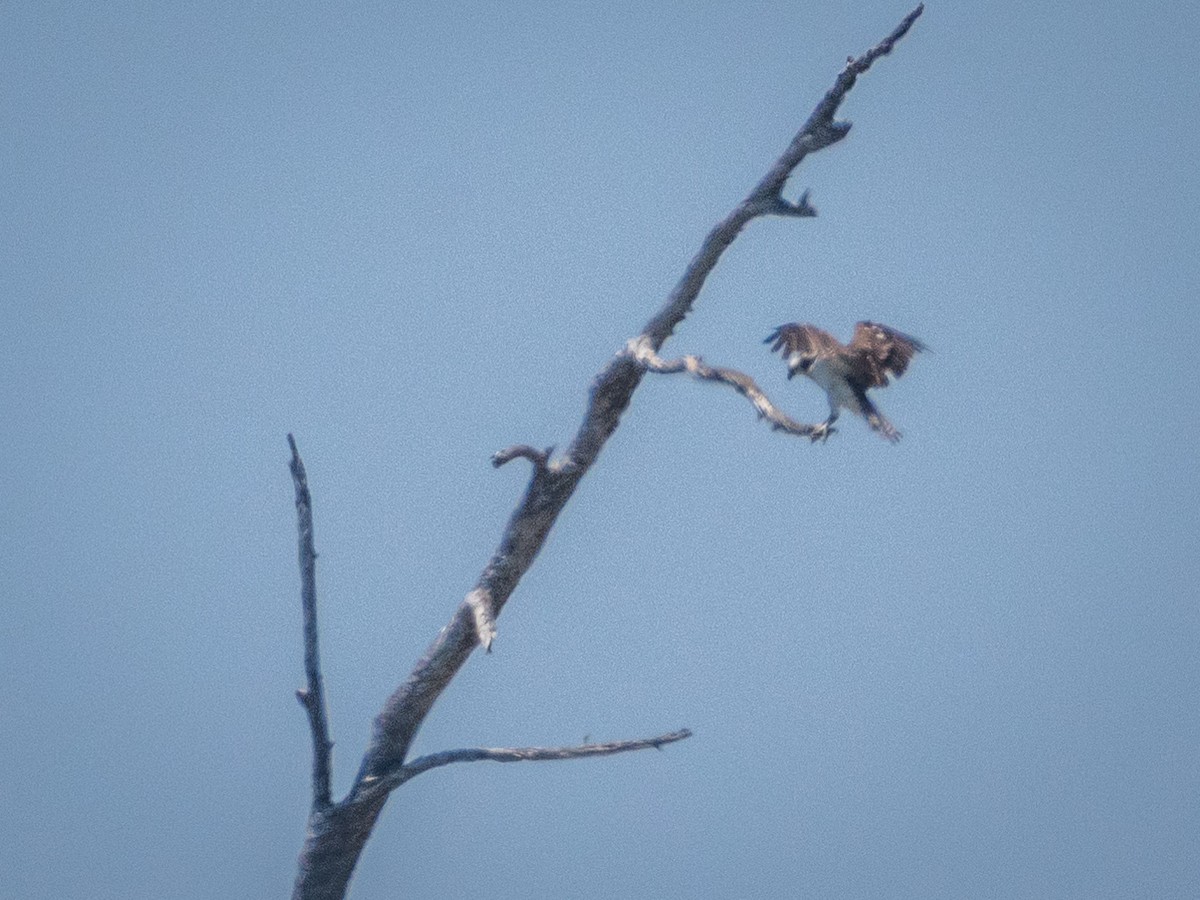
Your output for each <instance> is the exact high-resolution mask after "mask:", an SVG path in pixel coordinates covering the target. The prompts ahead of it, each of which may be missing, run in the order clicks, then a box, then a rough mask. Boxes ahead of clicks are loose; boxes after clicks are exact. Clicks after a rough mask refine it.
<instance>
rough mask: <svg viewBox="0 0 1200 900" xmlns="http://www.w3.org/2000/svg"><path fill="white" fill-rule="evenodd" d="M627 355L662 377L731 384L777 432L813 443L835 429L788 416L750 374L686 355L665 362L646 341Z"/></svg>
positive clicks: (630, 346) (630, 348) (631, 346)
mask: <svg viewBox="0 0 1200 900" xmlns="http://www.w3.org/2000/svg"><path fill="white" fill-rule="evenodd" d="M626 352H627V353H628V354H629V355H630V356H631V357H632V358H633V359H635V360H637V361H638V362H639V363H640V364H641V365H642V366H643V367H644V368H645V369H646V371H648V372H657V373H658V374H660V375H673V374H676V373H679V372H687V373H688V374H689V375H691V376H693V377H694V378H699V379H701V380H702V381H716V382H718V383H719V384H727V385H729V386H730V387H731V388H733V389H734V390H735V391H737V392H738V393H739V394H741V395H742V396H743V397H745V398H746V399H747V400H749V401H750V403H751V405H752V406H753V407H754V410H755V412H757V413H758V417H759V418H760V419H766V420H767V421H768V422H770V423H771V428H772V429H774V430H775V431H783V432H786V433H787V434H794V435H797V436H798V437H806V438H808V439H809V440H812V441H814V442H815V441H821V440H824V439H825V438H827V437H828V436H829V432H830V431H831V429H830V428H829V426H828V425H826V424H825V423H824V422H822V423H820V424H818V425H809V424H806V423H804V422H797V421H796V420H795V419H793V418H791V417H790V416H788V415H787V414H786V413H784V412H783V411H782V410H780V409H779V408H778V407H777V406H775V404H774V403H772V402H771V400H770V398H769V397H767V395H766V394H765V393H763V390H762V388H760V387H759V386H758V385H757V384H756V383H755V381H754V379H753V378H751V377H750V376H749V375H746V374H745V373H743V372H739V371H738V370H737V369H722V368H719V367H717V366H710V365H708V364H707V363H706V362H704V360H702V359H701V358H700V357H698V356H685V357H683V358H681V359H663V358H662V357H660V356H659V355H658V354H657V353H655V352H654V351H653V350H651V349H650V346H649V345H648V344H647V343H646V342H645V341H644V340H633V341H630V342H629V344H628V346H627V347H626Z"/></svg>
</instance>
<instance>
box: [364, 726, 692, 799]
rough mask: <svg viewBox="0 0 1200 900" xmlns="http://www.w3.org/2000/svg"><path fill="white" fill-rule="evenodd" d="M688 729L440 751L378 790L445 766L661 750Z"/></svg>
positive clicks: (403, 769) (412, 764)
mask: <svg viewBox="0 0 1200 900" xmlns="http://www.w3.org/2000/svg"><path fill="white" fill-rule="evenodd" d="M691 736H692V732H691V730H690V729H687V728H682V729H680V730H679V731H672V732H670V733H669V734H660V735H658V736H657V737H651V738H641V739H640V740H636V741H613V742H611V743H608V744H580V745H578V746H575V747H503V748H494V747H471V748H467V749H463V750H443V751H442V752H440V753H430V754H429V755H427V756H421V757H418V758H417V759H414V760H413V761H412V762H410V763H408V764H407V765H404V766H401V767H400V769H399V770H398V771H397V772H396V773H395V774H394V775H392V776H390V777H388V778H385V779H384V784H383V785H381V787H386V789H387V790H394V789H395V788H397V787H399V786H400V785H401V784H403V783H404V782H406V781H408V780H409V779H410V778H415V777H416V776H418V775H420V774H421V773H422V772H428V771H429V770H430V769H436V768H438V767H439V766H448V765H450V764H451V763H459V762H480V761H483V760H490V761H491V762H536V761H545V760H554V759H583V758H584V757H586V756H611V755H612V754H614V753H628V752H629V751H631V750H649V749H650V748H652V747H653V748H654V749H655V750H661V749H662V748H663V747H664V746H665V745H667V744H673V743H675V742H676V741H682V740H684V739H685V738H690V737H691Z"/></svg>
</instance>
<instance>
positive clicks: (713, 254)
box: [293, 6, 922, 898]
mask: <svg viewBox="0 0 1200 900" xmlns="http://www.w3.org/2000/svg"><path fill="white" fill-rule="evenodd" d="M921 12H922V7H920V6H918V7H917V8H916V9H915V10H913V11H912V12H911V13H909V15H908V16H906V17H905V19H904V20H903V21H902V22H901V23H900V25H899V26H897V28H896V29H895V30H894V31H893V32H892V33H891V34H889V35H888V36H887V37H886V38H885V39H884V40H883V41H882V42H880V43H879V44H878V45H876V46H875V47H874V48H872V49H871V50H869V51H867V53H865V54H864V55H863V56H861V57H859V58H858V59H852V60H851V61H850V62H849V63H848V64H847V66H846V68H845V69H844V70H843V71H842V73H841V74H840V75H839V76H838V78H837V81H836V82H835V84H834V86H833V88H832V89H830V91H829V92H828V93H826V95H825V96H824V98H823V99H822V100H821V102H820V103H819V104H818V105H817V107H816V108H815V109H814V110H813V112H812V114H811V115H810V116H809V118H808V121H806V122H805V124H804V127H803V128H802V129H801V130H800V131H799V132H798V133H797V134H796V136H795V137H794V138H793V139H792V141H791V143H790V144H789V145H788V147H787V149H786V150H785V151H784V152H783V154H782V155H781V156H780V157H779V159H777V160H776V161H775V163H774V164H773V165H772V166H771V168H770V170H769V171H768V172H767V174H766V175H765V176H764V177H763V178H762V180H761V181H760V182H759V183H758V184H757V185H756V186H755V187H754V189H753V190H752V191H751V192H750V193H749V195H747V197H746V198H745V199H744V200H743V201H742V202H741V203H740V204H738V206H737V207H736V208H734V210H733V211H732V212H731V213H730V214H729V215H728V216H726V217H725V218H724V219H723V220H722V221H721V222H719V223H718V224H717V225H716V226H715V227H714V228H713V229H712V231H711V232H709V234H708V236H707V237H706V238H705V239H704V241H703V243H702V244H701V246H700V249H699V251H698V252H697V253H696V255H695V257H693V259H692V260H691V262H690V263H689V264H688V266H687V268H686V269H685V270H684V272H683V275H682V276H681V277H680V279H679V282H678V283H677V284H676V286H675V288H674V290H672V292H671V294H670V295H669V297H668V298H667V300H666V302H665V303H664V304H663V306H662V308H661V309H660V310H659V311H658V312H657V313H656V314H655V315H654V316H653V317H652V318H651V319H650V320H649V322H647V323H646V326H645V328H644V329H643V330H642V333H641V334H640V335H639V336H638V337H636V338H635V339H634V340H635V341H637V342H638V343H639V344H641V345H643V346H645V347H646V348H648V349H649V351H651V352H652V353H655V354H656V353H657V352H658V351H659V350H660V349H661V348H662V345H663V344H664V343H665V342H666V340H667V339H668V338H669V337H670V336H671V334H672V333H673V332H674V330H675V329H676V328H677V327H678V326H679V324H680V323H681V322H682V321H683V320H684V318H685V317H686V316H687V315H688V313H689V312H690V311H691V309H692V306H693V305H694V303H695V300H696V298H697V296H698V295H699V293H700V290H701V288H702V287H703V286H704V282H705V280H706V279H707V278H708V275H709V274H710V273H711V272H712V270H713V268H714V267H715V266H716V265H717V262H718V261H719V260H720V258H721V254H722V253H723V252H724V251H725V249H726V248H727V247H728V246H729V245H730V244H731V243H733V241H734V240H735V239H736V238H737V236H738V234H739V233H740V232H741V230H742V229H743V228H744V227H745V226H746V225H747V224H748V223H749V222H750V221H752V220H753V219H755V218H758V217H760V216H768V215H788V216H801V217H807V216H812V215H815V214H816V211H815V210H814V209H813V208H812V206H811V205H810V204H809V202H808V195H807V193H806V194H804V195H803V196H802V197H801V198H800V200H799V201H798V202H796V203H789V202H788V201H786V200H785V199H784V198H783V188H784V186H785V184H786V182H787V180H788V178H789V177H790V176H791V174H792V172H793V171H794V170H795V168H796V167H797V166H798V165H799V164H800V163H801V161H803V160H804V158H805V157H806V156H807V155H808V154H809V153H812V152H814V151H816V150H820V149H822V148H824V147H828V146H829V145H831V144H833V143H835V142H837V141H839V140H841V138H843V137H845V135H846V133H847V132H848V131H849V128H850V125H849V123H847V122H839V121H835V119H834V116H835V115H836V113H837V109H838V107H839V106H840V104H841V102H842V100H843V99H844V98H845V96H846V94H847V93H848V92H849V91H850V89H851V88H852V87H853V86H854V83H855V81H856V80H857V78H858V76H859V75H861V74H863V73H864V72H866V71H867V70H868V69H869V68H870V67H871V65H872V63H874V61H875V60H876V59H878V58H879V57H880V56H883V55H885V54H887V53H890V52H891V50H892V47H893V46H894V45H895V43H896V42H897V41H899V40H900V39H901V38H902V37H903V36H904V35H905V34H906V33H907V32H908V30H909V28H910V27H911V26H912V24H913V22H915V21H916V19H917V17H918V16H920V14H921ZM645 372H646V365H645V363H644V362H643V361H639V360H638V359H636V358H635V357H634V356H633V355H632V354H630V353H628V352H625V351H622V352H619V353H618V354H617V355H616V356H615V357H614V358H613V359H612V360H611V361H610V362H609V363H608V365H607V366H605V367H604V369H603V370H602V371H601V372H600V373H599V374H598V375H597V376H596V378H595V380H594V382H593V383H592V387H591V392H590V396H589V400H588V404H587V408H586V410H585V412H584V416H583V421H582V423H581V424H580V426H579V429H578V431H577V432H576V434H575V436H574V438H573V439H572V440H571V442H570V444H569V445H568V447H567V449H566V451H565V452H564V453H563V454H562V455H561V456H560V457H558V458H556V459H553V460H546V459H542V458H540V454H539V452H538V451H534V450H532V448H529V447H526V446H524V445H522V446H521V447H518V448H514V449H511V450H509V451H501V453H500V454H498V455H497V457H496V459H497V460H498V461H499V462H500V463H503V462H506V461H508V460H510V459H513V458H516V457H517V456H522V457H524V458H526V459H529V460H530V461H531V462H532V463H533V464H534V465H533V472H532V473H531V475H530V479H529V482H528V484H527V485H526V487H525V491H524V493H523V495H522V497H521V499H520V501H519V502H518V504H517V507H516V509H515V510H514V511H513V513H512V515H511V516H510V518H509V520H508V524H507V526H506V528H505V530H504V533H503V535H502V537H501V539H500V544H499V546H498V547H497V549H496V551H495V552H494V553H493V555H492V557H491V559H490V560H489V561H488V563H487V565H486V567H485V568H484V570H483V572H482V574H481V575H480V577H479V580H478V582H477V583H476V584H475V586H474V587H473V588H472V589H471V591H470V592H468V594H467V596H466V598H465V599H464V600H463V601H462V602H461V603H460V604H459V606H458V608H457V609H456V610H455V612H454V614H453V616H452V617H451V619H450V621H449V623H447V625H446V626H445V627H444V628H443V629H442V630H441V632H440V633H439V634H438V635H437V637H436V638H435V639H434V641H433V643H432V644H431V645H430V646H429V648H428V649H427V651H426V652H425V655H424V656H423V657H422V658H421V660H420V661H419V662H418V663H417V665H416V667H415V668H414V669H413V671H412V672H411V674H410V675H409V676H408V678H407V680H406V681H405V682H404V683H403V684H402V685H401V686H400V687H399V688H398V689H397V690H396V691H395V692H394V693H393V694H392V695H391V696H390V697H389V698H388V699H387V701H386V703H385V704H384V707H383V709H382V710H381V712H380V713H379V715H378V716H377V717H376V719H375V723H374V728H373V731H372V736H371V742H370V745H369V746H368V748H367V752H366V754H365V755H364V757H363V761H362V765H361V767H360V768H359V772H358V776H357V777H356V779H355V782H354V785H353V787H352V788H351V791H350V794H349V795H348V796H347V797H346V799H345V800H344V801H342V802H341V803H338V804H335V805H334V806H332V807H331V808H330V809H328V810H327V811H325V812H324V813H321V814H316V813H314V815H313V816H312V817H310V822H309V834H308V838H307V840H306V841H305V846H304V849H303V851H302V853H301V857H300V874H299V876H298V878H297V882H296V889H295V893H294V895H293V896H294V897H295V898H340V897H342V896H343V894H344V891H345V886H346V884H347V882H348V881H349V878H350V875H351V873H352V871H353V868H354V865H355V862H356V861H357V859H358V855H359V853H361V851H362V847H363V845H364V844H365V843H366V840H367V838H368V837H369V836H370V832H371V829H372V827H373V826H374V822H375V819H376V817H377V816H378V814H379V812H380V810H381V809H382V807H383V803H384V801H385V799H386V796H387V791H386V790H381V787H383V786H385V783H386V784H390V783H391V782H393V781H394V780H395V779H396V778H397V777H398V773H400V772H402V771H403V767H404V765H405V760H406V757H407V755H408V752H409V749H410V747H411V746H412V742H413V739H414V738H415V737H416V734H417V731H418V729H419V728H420V727H421V724H422V723H423V722H424V720H425V717H426V715H428V713H429V711H430V709H431V708H432V706H433V704H434V703H435V701H436V700H437V698H438V697H439V696H440V694H441V692H442V691H443V690H444V689H445V687H446V686H447V685H448V684H449V683H450V681H451V679H453V677H454V676H455V674H456V673H457V672H458V671H459V669H460V668H461V667H462V665H463V664H464V663H465V662H466V660H467V658H468V657H469V656H470V655H471V653H472V651H474V649H475V647H476V646H478V645H480V644H483V645H484V646H485V647H490V646H491V642H492V640H493V637H494V633H495V621H496V617H497V616H498V615H499V614H500V612H501V610H502V609H503V607H504V604H505V603H506V602H507V601H508V598H509V597H510V596H511V595H512V592H513V590H514V589H515V588H516V586H517V584H518V583H519V582H520V580H521V577H522V576H523V575H524V574H525V572H526V571H527V570H528V569H529V567H530V566H531V565H532V564H533V561H534V560H535V559H536V557H537V555H538V553H539V551H540V550H541V548H542V546H543V544H544V543H545V540H546V536H547V535H548V534H549V532H550V529H551V528H552V527H553V525H554V523H555V521H556V520H557V519H558V515H559V513H560V512H561V511H562V509H563V507H564V506H565V505H566V503H567V501H568V500H569V499H570V497H571V495H572V494H573V493H574V491H575V488H576V486H577V485H578V484H579V481H580V480H581V479H582V478H583V476H584V475H585V474H586V473H587V471H588V469H589V468H590V467H591V465H592V463H594V462H595V460H596V458H597V456H598V455H599V453H600V451H601V450H602V449H603V447H604V444H605V442H606V441H607V440H608V439H609V438H610V437H611V436H612V434H613V432H615V431H616V429H617V426H618V425H619V424H620V418H621V415H622V413H624V411H625V410H626V409H627V408H628V406H629V402H630V399H631V397H632V396H633V392H634V391H635V390H636V389H637V387H638V385H639V384H640V383H641V379H642V376H643V374H644V373H645ZM795 424H796V425H798V426H799V423H795ZM800 427H803V426H800Z"/></svg>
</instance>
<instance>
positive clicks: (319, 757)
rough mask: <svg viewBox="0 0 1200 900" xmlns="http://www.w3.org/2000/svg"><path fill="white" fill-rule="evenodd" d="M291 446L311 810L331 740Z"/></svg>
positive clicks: (304, 489)
mask: <svg viewBox="0 0 1200 900" xmlns="http://www.w3.org/2000/svg"><path fill="white" fill-rule="evenodd" d="M288 446H290V447H291V448H292V461H291V470H292V482H293V484H294V485H295V488H296V526H297V527H296V530H297V532H298V533H299V536H300V539H299V543H300V604H301V606H302V607H303V610H304V674H305V676H306V678H307V681H308V687H307V688H306V689H305V690H302V691H296V699H297V700H299V701H300V705H301V706H303V707H304V710H305V712H307V713H308V724H309V730H310V731H311V732H312V742H313V771H312V805H313V810H314V812H315V811H317V810H321V809H324V808H325V807H327V806H329V803H330V786H329V783H330V776H329V772H330V763H331V760H332V753H333V741H331V740H330V739H329V725H328V723H327V721H326V717H325V686H324V682H323V681H322V678H321V654H320V648H319V645H318V642H317V578H316V567H317V551H316V549H315V548H314V546H313V520H312V496H311V495H310V494H309V492H308V475H307V474H306V473H305V471H304V463H303V462H302V461H301V459H300V454H299V452H298V451H297V450H296V441H295V439H294V438H293V437H292V436H291V435H290V434H289V435H288Z"/></svg>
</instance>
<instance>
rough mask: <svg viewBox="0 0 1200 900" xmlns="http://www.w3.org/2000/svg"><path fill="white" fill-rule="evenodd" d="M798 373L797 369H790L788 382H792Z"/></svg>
mask: <svg viewBox="0 0 1200 900" xmlns="http://www.w3.org/2000/svg"><path fill="white" fill-rule="evenodd" d="M796 372H797V370H796V369H788V381H791V380H792V379H793V378H795V377H796Z"/></svg>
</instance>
